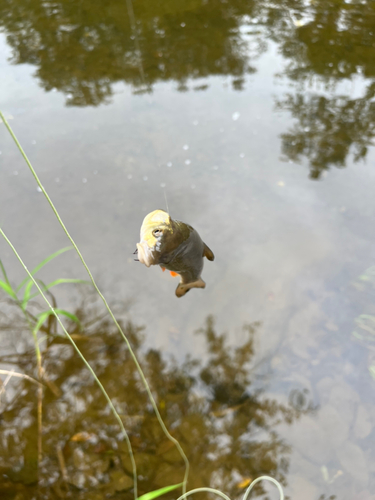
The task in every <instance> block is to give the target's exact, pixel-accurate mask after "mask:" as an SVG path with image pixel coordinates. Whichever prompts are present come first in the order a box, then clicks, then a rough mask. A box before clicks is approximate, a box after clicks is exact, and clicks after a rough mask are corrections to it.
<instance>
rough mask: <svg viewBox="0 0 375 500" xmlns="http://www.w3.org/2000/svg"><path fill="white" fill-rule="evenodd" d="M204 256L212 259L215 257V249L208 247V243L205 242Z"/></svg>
mask: <svg viewBox="0 0 375 500" xmlns="http://www.w3.org/2000/svg"><path fill="white" fill-rule="evenodd" d="M203 257H207V259H208V260H211V261H212V260H214V259H215V255H214V253H213V251H212V250H211V249H210V248H208V246H207V245H206V243H203Z"/></svg>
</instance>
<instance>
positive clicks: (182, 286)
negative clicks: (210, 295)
mask: <svg viewBox="0 0 375 500" xmlns="http://www.w3.org/2000/svg"><path fill="white" fill-rule="evenodd" d="M205 287H206V283H205V282H204V281H203V280H202V278H199V279H198V280H197V281H193V282H192V283H179V284H178V287H177V288H176V295H177V297H183V296H184V295H185V294H186V293H187V292H188V291H189V290H191V289H192V288H205Z"/></svg>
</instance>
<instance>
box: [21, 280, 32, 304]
mask: <svg viewBox="0 0 375 500" xmlns="http://www.w3.org/2000/svg"><path fill="white" fill-rule="evenodd" d="M33 284H34V283H33V282H32V281H31V280H30V281H29V282H28V283H27V284H26V286H25V293H24V294H23V300H22V304H21V307H22V309H23V310H24V311H25V309H26V307H27V304H28V302H29V300H30V293H31V288H32V286H33Z"/></svg>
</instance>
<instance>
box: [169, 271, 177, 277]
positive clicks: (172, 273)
mask: <svg viewBox="0 0 375 500" xmlns="http://www.w3.org/2000/svg"><path fill="white" fill-rule="evenodd" d="M169 272H170V273H171V276H173V277H175V276H178V273H175V272H174V271H169Z"/></svg>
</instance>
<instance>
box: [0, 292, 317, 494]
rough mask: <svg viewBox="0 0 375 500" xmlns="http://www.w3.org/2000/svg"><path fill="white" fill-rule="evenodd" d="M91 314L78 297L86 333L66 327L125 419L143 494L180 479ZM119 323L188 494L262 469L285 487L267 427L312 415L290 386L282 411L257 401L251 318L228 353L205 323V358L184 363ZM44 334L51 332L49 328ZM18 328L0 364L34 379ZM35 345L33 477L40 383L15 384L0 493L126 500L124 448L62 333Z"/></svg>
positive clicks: (129, 372) (4, 399) (278, 443)
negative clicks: (38, 375)
mask: <svg viewBox="0 0 375 500" xmlns="http://www.w3.org/2000/svg"><path fill="white" fill-rule="evenodd" d="M98 311H99V310H98V308H97V304H96V302H95V301H92V300H91V299H90V300H88V301H87V300H86V301H83V302H82V306H81V307H80V308H79V309H78V310H77V311H76V315H77V316H78V317H79V318H80V319H81V321H82V324H83V325H84V326H83V329H82V330H81V331H78V330H77V325H76V324H71V325H70V328H69V330H70V332H71V334H72V335H73V337H74V338H75V340H76V342H77V343H78V345H79V347H80V349H81V351H82V352H83V354H84V356H85V357H86V358H87V359H88V360H89V362H90V364H91V366H92V367H93V368H94V370H95V372H96V374H97V375H98V377H99V378H100V380H101V381H102V383H103V384H104V386H105V387H106V389H107V391H108V393H109V395H110V397H111V398H112V400H113V401H114V403H115V405H116V407H117V409H118V410H119V413H120V414H121V416H122V418H123V421H124V423H125V427H126V429H127V430H128V432H129V435H130V440H131V443H132V447H133V450H134V452H135V458H136V462H137V467H138V475H139V489H140V493H143V492H147V491H150V490H154V489H156V488H159V487H162V486H165V485H166V484H174V483H178V482H180V481H181V478H182V476H183V471H184V464H183V462H182V460H181V457H180V455H179V453H178V452H177V450H176V448H175V447H174V445H173V444H172V443H171V442H170V441H168V440H167V439H166V437H165V435H164V434H163V432H162V430H161V428H160V425H159V424H158V422H157V420H156V418H155V415H154V413H153V411H152V408H151V406H150V404H149V402H148V399H147V396H146V394H145V392H144V389H143V386H142V384H141V381H140V379H139V376H138V372H137V371H136V369H135V367H134V363H133V361H132V360H131V358H130V356H129V353H128V352H127V349H126V347H125V344H124V342H122V341H120V340H119V335H118V332H117V330H116V329H115V327H114V326H113V324H112V323H111V322H110V321H109V320H107V318H106V317H103V315H101V313H99V312H98ZM8 317H9V315H8ZM16 320H17V318H16V317H14V318H13V319H12V320H11V322H10V323H9V322H8V323H6V322H5V320H4V319H3V321H2V329H6V328H7V329H9V331H10V332H12V331H13V332H15V331H17V332H18V334H17V336H18V338H19V339H20V337H21V335H20V334H21V332H20V331H19V329H20V324H19V323H17V321H16ZM123 326H124V331H125V333H126V335H127V336H128V338H129V340H130V342H131V344H132V346H133V348H134V350H135V352H136V354H137V357H138V359H139V360H140V362H141V364H142V366H143V368H144V371H145V374H146V377H147V378H148V380H149V381H150V383H151V387H152V390H153V392H154V394H155V395H156V399H157V402H158V406H159V408H160V411H161V414H162V417H163V419H164V421H165V422H166V424H167V426H168V427H169V428H170V429H171V431H172V434H173V436H174V437H175V438H176V439H178V440H179V442H180V443H181V445H182V447H183V448H184V450H185V452H186V454H187V456H188V457H189V460H190V462H191V474H190V479H189V489H192V488H194V487H199V486H208V485H210V486H213V487H218V488H221V489H222V490H223V491H225V492H226V493H227V494H229V495H231V496H232V498H236V497H238V496H239V495H240V494H241V492H243V491H244V488H245V487H246V486H247V484H248V483H249V480H250V478H255V477H257V476H259V475H262V474H268V475H271V476H273V477H275V478H277V479H278V480H280V481H281V482H282V483H284V484H286V473H287V471H288V464H289V453H290V449H289V447H288V446H287V444H286V443H285V442H284V441H283V440H282V439H281V438H280V437H279V436H278V434H277V431H276V430H275V425H276V424H277V423H278V422H279V423H281V422H284V423H287V424H290V425H292V424H293V423H294V422H295V421H296V420H297V419H298V418H299V417H300V416H301V415H303V414H310V413H311V412H314V408H313V406H312V404H311V402H309V401H308V397H307V396H306V391H303V390H300V389H299V390H293V391H291V394H290V399H289V403H286V404H281V403H280V402H278V401H276V400H273V399H270V398H267V397H265V396H264V394H263V392H264V389H262V385H263V387H264V384H262V380H259V376H257V370H256V368H257V367H254V361H253V358H254V355H255V345H254V340H255V336H256V334H257V331H258V329H259V328H260V324H259V323H253V324H250V325H245V326H244V337H245V341H244V343H243V344H242V345H238V346H237V347H231V346H229V345H228V342H227V340H226V335H225V334H219V333H217V329H216V327H215V324H214V320H213V318H212V317H208V318H207V320H206V323H205V325H204V326H203V327H202V328H201V329H200V330H199V331H198V332H195V334H196V335H200V336H203V338H204V340H205V345H206V352H205V353H204V354H203V356H202V360H198V359H193V358H190V357H186V356H185V359H183V360H182V361H181V362H177V361H176V360H175V359H170V360H166V359H165V358H164V357H163V355H162V353H161V352H160V351H158V350H154V349H146V348H145V347H144V339H143V335H142V328H141V327H139V326H136V325H134V324H133V323H131V322H130V321H127V322H124V323H123ZM50 327H51V331H54V325H53V323H51V325H50ZM26 330H27V327H26V325H25V326H24V331H23V334H24V335H25V337H24V338H25V343H24V344H23V351H22V352H20V346H21V345H22V343H21V342H20V341H18V343H17V346H18V350H13V351H12V349H10V348H9V349H8V350H7V354H5V355H3V356H2V357H1V359H0V361H1V362H2V363H3V364H4V363H6V364H8V365H9V366H13V367H14V368H15V369H16V371H22V372H23V373H29V374H33V373H35V370H36V360H35V353H34V351H33V349H31V350H29V348H30V345H28V343H27V337H28V336H30V333H28V332H27V331H26ZM192 335H194V334H193V333H192ZM44 342H45V346H44V350H43V353H42V356H43V360H44V361H43V364H44V369H45V373H46V385H47V387H46V388H45V390H44V397H43V435H42V436H43V454H42V461H41V463H40V464H39V470H38V457H37V448H38V447H37V437H38V436H37V435H38V425H37V388H36V386H35V385H34V384H31V383H30V382H29V381H28V380H24V379H15V378H13V379H12V381H11V383H9V385H8V386H7V387H6V391H5V392H3V394H2V395H1V432H0V435H1V439H0V457H1V458H0V472H1V475H0V496H1V498H2V499H4V500H5V499H14V498H17V500H23V499H31V498H35V495H36V494H38V497H39V498H45V499H49V498H77V499H85V500H86V499H102V498H104V497H105V498H129V499H130V498H132V486H133V480H132V471H131V465H130V460H129V456H128V453H127V449H126V445H125V442H124V440H123V436H122V434H121V433H120V429H119V428H118V425H117V424H116V422H115V421H114V419H113V415H112V414H111V413H110V411H109V408H108V405H107V404H106V401H105V400H104V399H103V396H102V393H101V392H100V390H99V389H98V386H97V385H96V384H95V382H94V381H93V380H92V378H91V376H90V374H89V373H88V371H87V370H86V368H85V367H84V365H83V363H82V361H81V360H80V359H79V358H78V356H77V354H76V353H75V351H73V349H72V347H71V345H70V344H69V343H68V341H67V340H66V339H65V338H64V337H62V336H60V335H56V334H49V335H47V337H46V338H45V341H44ZM261 493H262V489H261V487H260V488H259V489H258V494H261ZM170 498H173V495H172V496H170Z"/></svg>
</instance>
